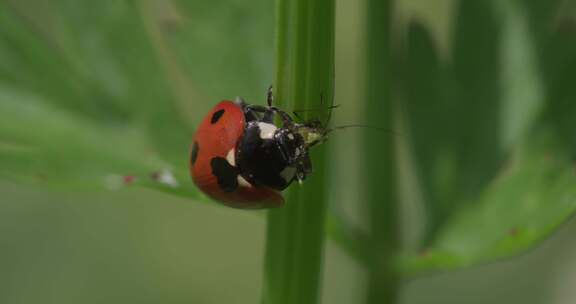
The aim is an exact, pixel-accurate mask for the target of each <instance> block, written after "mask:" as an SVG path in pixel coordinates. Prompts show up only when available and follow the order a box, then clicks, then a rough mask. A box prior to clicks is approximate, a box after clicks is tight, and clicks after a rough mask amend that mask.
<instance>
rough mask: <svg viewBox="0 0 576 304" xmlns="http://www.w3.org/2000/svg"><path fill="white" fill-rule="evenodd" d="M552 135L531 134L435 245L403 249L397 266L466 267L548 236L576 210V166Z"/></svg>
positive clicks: (422, 268) (445, 227) (417, 268)
mask: <svg viewBox="0 0 576 304" xmlns="http://www.w3.org/2000/svg"><path fill="white" fill-rule="evenodd" d="M553 138H554V137H553V136H550V135H549V134H544V133H542V134H537V135H532V138H531V139H530V141H529V143H527V145H526V146H524V147H522V148H520V149H518V151H516V152H515V153H514V155H513V157H512V158H511V159H510V161H509V163H508V164H507V166H506V167H505V168H503V169H502V170H501V172H500V174H499V176H497V177H496V178H495V179H494V180H493V181H492V182H491V183H490V184H489V185H488V186H487V187H486V189H485V190H484V191H483V192H482V194H481V195H480V196H479V197H478V198H477V199H476V200H475V201H472V202H470V203H469V204H464V205H463V206H462V208H460V209H458V210H457V212H455V213H454V215H453V216H452V217H450V219H448V220H447V222H446V223H445V224H444V225H443V227H442V229H441V230H439V232H438V234H437V235H436V237H435V239H434V242H433V243H432V244H431V245H430V246H428V247H425V248H424V249H422V250H421V251H420V252H418V253H414V254H406V255H401V256H400V257H399V259H398V263H399V264H398V267H399V268H400V269H401V270H402V271H403V272H405V273H409V274H412V273H418V272H422V271H433V270H449V269H456V268H462V267H466V266H470V265H474V264H477V263H479V262H486V261H491V260H494V259H498V258H504V257H510V256H513V255H517V254H520V253H522V252H524V251H526V250H527V249H529V248H531V247H533V246H534V245H535V244H536V243H538V242H539V241H541V240H543V239H545V238H546V237H547V236H548V235H549V234H550V233H552V232H553V231H554V230H555V229H556V228H557V227H558V226H559V225H560V224H562V223H564V222H565V221H566V220H567V219H568V218H570V217H571V215H572V214H574V212H576V188H575V187H574V183H575V182H576V172H575V171H574V167H573V164H572V161H571V160H570V158H569V157H568V155H566V154H565V152H562V149H560V148H561V145H558V144H557V143H555V142H554V140H553Z"/></svg>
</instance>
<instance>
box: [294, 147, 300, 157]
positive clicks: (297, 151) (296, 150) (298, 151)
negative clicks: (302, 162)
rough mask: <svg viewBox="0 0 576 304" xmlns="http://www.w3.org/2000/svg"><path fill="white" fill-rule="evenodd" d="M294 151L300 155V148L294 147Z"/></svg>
mask: <svg viewBox="0 0 576 304" xmlns="http://www.w3.org/2000/svg"><path fill="white" fill-rule="evenodd" d="M294 153H295V154H296V156H300V148H296V149H295V150H294Z"/></svg>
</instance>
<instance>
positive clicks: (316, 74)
mask: <svg viewBox="0 0 576 304" xmlns="http://www.w3.org/2000/svg"><path fill="white" fill-rule="evenodd" d="M277 5H278V6H277V37H276V39H277V41H276V47H277V58H276V60H277V75H276V81H275V90H274V93H275V97H276V102H275V103H276V104H277V105H279V106H281V107H283V108H284V109H287V110H298V109H300V110H303V109H322V108H325V109H327V108H328V106H329V105H330V104H332V99H333V89H334V88H333V86H334V84H333V80H334V13H335V12H334V10H335V7H334V0H314V1H310V0H278V2H277ZM327 113H328V111H309V112H304V113H303V115H302V116H303V118H304V119H311V118H319V119H325V118H326V115H327ZM326 151H327V150H326V149H325V147H324V146H322V145H321V146H319V147H314V148H313V151H311V153H312V164H313V167H314V168H313V170H314V172H313V174H312V175H310V176H309V178H308V179H307V180H306V182H305V183H304V184H303V185H301V186H299V185H293V186H291V189H290V190H289V191H288V193H287V196H286V198H287V203H286V206H285V207H283V208H280V209H276V210H272V211H269V213H268V230H267V243H266V263H265V280H264V291H263V303H268V304H282V303H286V304H288V303H289V304H293V303H298V304H313V303H317V302H318V298H319V296H318V295H319V286H320V278H321V276H320V274H321V271H322V260H323V259H322V255H323V245H324V244H323V243H324V219H325V212H326V197H327V196H326V190H325V189H326V180H327V178H326V163H325V161H326Z"/></svg>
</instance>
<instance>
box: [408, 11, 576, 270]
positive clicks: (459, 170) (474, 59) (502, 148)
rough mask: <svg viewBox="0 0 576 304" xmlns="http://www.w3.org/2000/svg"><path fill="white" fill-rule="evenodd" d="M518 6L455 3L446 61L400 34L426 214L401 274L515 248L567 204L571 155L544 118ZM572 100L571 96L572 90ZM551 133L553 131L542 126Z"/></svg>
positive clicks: (534, 237)
mask: <svg viewBox="0 0 576 304" xmlns="http://www.w3.org/2000/svg"><path fill="white" fill-rule="evenodd" d="M519 3H520V2H513V1H511V2H506V3H504V2H498V1H494V2H475V1H460V2H459V10H458V13H457V16H458V18H457V22H456V24H455V29H456V32H455V36H454V41H453V48H452V50H451V51H450V52H451V55H452V58H450V59H448V60H444V59H442V60H441V59H440V56H439V55H438V54H437V53H436V48H435V46H434V43H433V40H432V39H431V38H430V36H429V34H428V33H427V30H426V29H425V28H424V27H421V26H419V25H418V24H413V25H412V27H411V29H410V31H409V39H408V44H407V45H408V48H407V56H406V60H405V65H406V66H407V68H406V69H405V75H404V77H403V79H404V83H403V88H404V91H405V92H406V94H404V96H405V100H406V102H407V103H406V106H405V113H406V119H407V128H408V129H409V131H410V132H411V135H412V142H411V148H412V149H413V151H414V156H415V158H414V161H415V163H416V167H417V168H418V169H417V176H418V180H417V181H403V182H404V183H406V182H407V183H409V184H411V185H416V186H415V187H417V186H418V185H422V186H421V187H422V189H417V188H416V189H413V190H412V191H416V192H418V191H421V192H422V193H423V198H424V201H425V204H424V208H425V211H426V212H427V218H426V223H425V224H426V226H425V231H424V235H423V237H422V240H420V242H419V244H420V246H419V248H418V249H416V250H414V249H406V250H405V253H404V254H402V255H401V256H400V257H399V259H398V263H399V264H398V267H399V268H400V269H401V270H402V271H404V272H407V273H414V272H420V271H430V270H446V269H452V268H459V267H465V266H469V265H473V264H476V263H479V262H485V261H490V260H494V259H497V258H502V257H507V256H511V255H514V254H518V253H520V252H522V251H523V250H526V249H528V248H530V247H531V246H534V245H535V244H536V243H537V241H540V240H542V239H543V238H544V237H546V236H547V235H548V234H549V233H551V232H552V231H553V229H554V228H556V227H557V226H558V225H559V224H561V223H562V222H564V221H565V220H566V218H568V217H569V216H570V215H571V214H573V213H574V212H575V211H576V192H575V191H574V190H573V188H574V187H572V185H573V184H574V181H575V180H576V179H575V176H574V174H573V170H572V164H571V160H570V153H569V152H568V150H567V149H566V148H565V145H564V143H563V142H562V141H561V139H560V138H558V137H557V136H556V135H555V136H551V135H550V134H551V133H552V132H551V131H550V125H551V124H550V123H549V122H548V123H547V122H545V121H542V120H541V119H540V118H541V117H542V114H543V110H544V109H545V107H544V101H545V100H546V95H545V93H546V92H547V91H546V87H545V82H544V79H543V73H542V67H541V65H540V62H539V61H538V59H539V57H538V55H539V52H538V47H539V45H538V42H539V41H538V40H536V39H535V36H534V32H533V31H531V30H530V22H529V21H530V19H529V18H528V17H529V15H528V14H527V11H526V10H525V8H524V7H523V6H521V5H518V4H519ZM572 96H574V95H572ZM552 134H553V133H552Z"/></svg>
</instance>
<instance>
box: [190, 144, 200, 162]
mask: <svg viewBox="0 0 576 304" xmlns="http://www.w3.org/2000/svg"><path fill="white" fill-rule="evenodd" d="M198 151H200V146H198V142H197V141H195V142H194V145H193V146H192V153H191V154H190V161H191V162H192V165H194V163H195V162H196V158H198Z"/></svg>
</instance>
